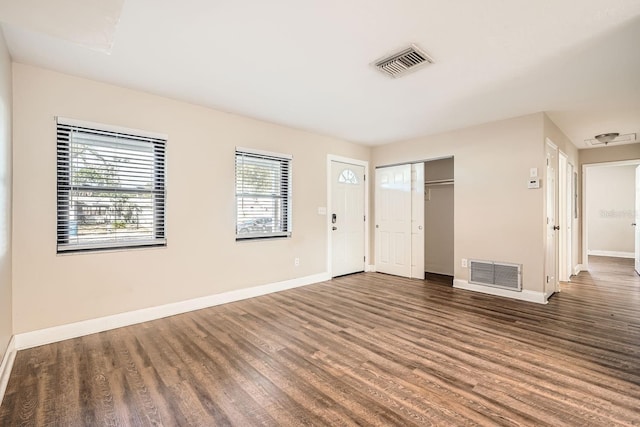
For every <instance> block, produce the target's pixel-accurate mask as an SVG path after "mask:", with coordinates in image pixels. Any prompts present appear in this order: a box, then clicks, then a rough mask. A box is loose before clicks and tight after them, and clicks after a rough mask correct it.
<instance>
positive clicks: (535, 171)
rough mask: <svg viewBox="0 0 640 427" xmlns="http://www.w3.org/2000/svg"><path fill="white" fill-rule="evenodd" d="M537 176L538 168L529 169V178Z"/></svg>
mask: <svg viewBox="0 0 640 427" xmlns="http://www.w3.org/2000/svg"><path fill="white" fill-rule="evenodd" d="M537 176H538V168H531V169H529V177H530V178H537Z"/></svg>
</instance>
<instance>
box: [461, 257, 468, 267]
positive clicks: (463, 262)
mask: <svg viewBox="0 0 640 427" xmlns="http://www.w3.org/2000/svg"><path fill="white" fill-rule="evenodd" d="M462 266H463V267H464V268H467V259H466V258H462Z"/></svg>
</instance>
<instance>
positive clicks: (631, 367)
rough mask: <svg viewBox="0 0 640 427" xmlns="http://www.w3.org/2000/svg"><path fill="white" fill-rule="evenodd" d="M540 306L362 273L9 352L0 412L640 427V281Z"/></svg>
mask: <svg viewBox="0 0 640 427" xmlns="http://www.w3.org/2000/svg"><path fill="white" fill-rule="evenodd" d="M630 261H631V260H615V259H604V258H592V259H591V271H590V272H588V273H587V272H584V273H581V274H580V275H579V276H577V277H575V278H574V279H573V281H572V282H571V283H568V284H563V286H562V292H561V293H559V294H557V295H555V296H553V297H552V298H551V300H550V302H549V304H548V305H537V304H532V303H525V302H518V301H513V300H508V299H503V298H498V297H492V296H487V295H482V294H478V293H473V292H468V291H462V290H456V289H453V288H451V287H450V286H447V285H445V284H442V283H434V282H429V281H419V280H409V279H402V278H397V277H392V276H387V275H382V274H375V273H365V274H358V275H352V276H345V277H342V278H340V279H336V280H332V281H329V282H325V283H320V284H316V285H311V286H307V287H304V288H298V289H293V290H290V291H285V292H280V293H277V294H271V295H267V296H263V297H259V298H254V299H251V300H247V301H241V302H237V303H232V304H227V305H224V306H218V307H213V308H209V309H205V310H200V311H196V312H192V313H188V314H184V315H179V316H173V317H170V318H166V319H161V320H157V321H153V322H147V323H144V324H140V325H135V326H130V327H126V328H121V329H117V330H113V331H108V332H103V333H99V334H94V335H90V336H85V337H82V338H76V339H72V340H67V341H63V342H60V343H56V344H50V345H46V346H41V347H37V348H33V349H29V350H23V351H20V352H18V354H17V356H16V360H15V365H14V368H13V373H12V375H11V378H10V381H9V385H8V388H7V392H6V395H5V398H4V401H3V402H2V406H1V407H0V425H2V426H18V425H52V426H64V425H72V426H78V425H91V426H93V425H135V426H138V425H140V426H143V425H180V426H183V425H185V426H186V425H203V426H209V425H234V426H251V425H281V426H298V425H367V426H368V425H399V426H413V425H419V426H427V425H435V426H455V425H483V426H484V425H505V426H515V425H521V426H543V425H549V426H565V425H567V426H587V425H591V426H617V425H640V279H639V278H638V277H637V276H636V275H635V273H633V267H632V263H631V262H630Z"/></svg>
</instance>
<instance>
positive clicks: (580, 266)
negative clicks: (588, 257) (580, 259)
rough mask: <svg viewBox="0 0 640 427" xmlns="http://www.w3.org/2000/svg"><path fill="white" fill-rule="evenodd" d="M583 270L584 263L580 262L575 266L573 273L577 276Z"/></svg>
mask: <svg viewBox="0 0 640 427" xmlns="http://www.w3.org/2000/svg"><path fill="white" fill-rule="evenodd" d="M581 271H584V265H583V264H578V265H576V266H575V267H574V268H573V275H574V276H577V275H578V274H580V272H581Z"/></svg>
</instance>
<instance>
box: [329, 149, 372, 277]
mask: <svg viewBox="0 0 640 427" xmlns="http://www.w3.org/2000/svg"><path fill="white" fill-rule="evenodd" d="M364 179H365V177H364V166H358V165H352V164H349V163H343V162H338V161H332V162H331V182H332V187H331V212H330V215H331V221H330V222H331V225H330V227H331V230H332V231H331V249H332V252H331V276H333V277H335V276H342V275H344V274H350V273H357V272H360V271H364V265H365V259H364V256H365V255H364V250H365V248H364V241H365V239H364V233H365V229H364V227H365V221H364V219H365V218H364V191H365V185H364Z"/></svg>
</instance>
